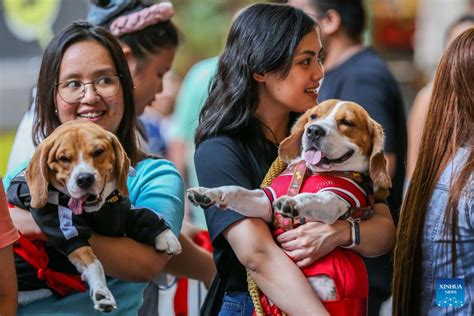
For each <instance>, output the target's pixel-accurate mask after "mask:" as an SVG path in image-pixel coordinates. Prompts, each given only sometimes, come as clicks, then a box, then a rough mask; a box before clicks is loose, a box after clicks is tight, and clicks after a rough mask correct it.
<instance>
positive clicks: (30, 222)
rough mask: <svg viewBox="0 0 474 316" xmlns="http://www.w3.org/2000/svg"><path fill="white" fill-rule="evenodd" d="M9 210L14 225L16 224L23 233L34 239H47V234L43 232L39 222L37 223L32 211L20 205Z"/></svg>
mask: <svg viewBox="0 0 474 316" xmlns="http://www.w3.org/2000/svg"><path fill="white" fill-rule="evenodd" d="M9 210H10V216H11V218H12V221H13V225H15V228H16V229H17V230H18V231H19V232H20V233H21V234H22V235H25V236H26V237H30V238H33V239H41V240H45V241H46V236H45V235H44V234H43V232H42V231H41V229H40V228H39V226H38V224H36V222H35V220H34V219H33V216H32V215H31V213H30V212H28V211H25V210H24V209H21V208H18V207H13V208H10V209H9Z"/></svg>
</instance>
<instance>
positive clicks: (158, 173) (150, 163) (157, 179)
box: [127, 158, 182, 190]
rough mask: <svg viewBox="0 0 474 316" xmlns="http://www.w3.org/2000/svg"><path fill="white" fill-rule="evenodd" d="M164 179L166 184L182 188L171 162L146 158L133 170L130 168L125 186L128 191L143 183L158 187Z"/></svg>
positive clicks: (176, 170)
mask: <svg viewBox="0 0 474 316" xmlns="http://www.w3.org/2000/svg"><path fill="white" fill-rule="evenodd" d="M165 178H166V181H167V182H173V184H174V185H178V186H182V178H181V175H180V174H179V172H178V169H177V168H176V167H175V165H174V164H173V163H172V162H171V161H169V160H166V159H160V158H146V159H143V160H142V161H140V162H138V163H137V164H136V165H135V167H134V168H130V171H129V174H128V182H127V184H128V186H129V189H132V190H133V189H134V188H136V187H137V186H138V187H141V186H143V185H144V184H145V183H147V184H150V183H155V184H156V185H160V183H161V181H162V180H163V179H165Z"/></svg>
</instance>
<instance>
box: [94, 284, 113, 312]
mask: <svg viewBox="0 0 474 316" xmlns="http://www.w3.org/2000/svg"><path fill="white" fill-rule="evenodd" d="M91 298H92V301H93V302H94V309H96V310H98V311H99V312H104V313H109V312H111V311H112V310H114V309H116V308H117V303H116V302H115V298H114V296H113V295H112V292H110V290H109V289H108V288H107V287H104V286H99V287H97V288H95V289H92V290H91Z"/></svg>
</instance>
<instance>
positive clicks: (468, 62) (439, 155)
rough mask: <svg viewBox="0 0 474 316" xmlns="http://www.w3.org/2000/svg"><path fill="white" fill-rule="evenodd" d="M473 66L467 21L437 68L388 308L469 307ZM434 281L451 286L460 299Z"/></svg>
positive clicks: (473, 310) (473, 274)
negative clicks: (463, 30) (390, 303)
mask: <svg viewBox="0 0 474 316" xmlns="http://www.w3.org/2000/svg"><path fill="white" fill-rule="evenodd" d="M473 70H474V28H471V29H469V30H467V31H465V32H464V33H462V34H461V35H460V36H459V37H458V38H456V39H455V40H454V41H453V42H452V43H451V45H450V46H449V48H448V49H447V51H446V52H445V54H444V55H443V57H442V59H441V61H440V64H439V66H438V70H437V73H436V77H435V81H434V87H433V96H432V99H431V103H430V107H429V110H428V115H427V119H426V123H425V127H424V131H423V136H422V140H421V146H420V153H419V156H418V159H417V162H416V166H415V171H414V173H413V177H412V180H411V183H410V186H409V188H408V191H407V194H406V196H405V200H404V203H403V207H402V212H401V215H400V222H399V225H398V240H397V244H396V248H395V262H394V280H393V315H417V314H419V315H426V314H430V315H431V314H436V315H439V314H448V313H456V314H457V315H473V314H474V297H471V295H473V294H474V256H472V251H474V228H473V227H474V177H473V169H474V134H473V128H474V126H473V125H474V124H473V123H474V71H473ZM439 284H451V285H454V286H451V288H455V289H456V288H457V289H458V292H457V293H458V294H461V298H460V299H456V297H454V296H453V297H449V295H450V293H446V292H443V291H442V286H441V287H440V286H439ZM460 287H462V288H463V289H464V288H465V289H464V297H462V292H461V291H459V288H460ZM437 291H441V292H439V293H438V295H437V293H436V292H437ZM451 294H452V293H451ZM441 298H443V299H441Z"/></svg>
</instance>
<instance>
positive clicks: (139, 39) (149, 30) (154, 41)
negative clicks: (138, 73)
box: [93, 0, 179, 62]
mask: <svg viewBox="0 0 474 316" xmlns="http://www.w3.org/2000/svg"><path fill="white" fill-rule="evenodd" d="M93 4H94V5H95V6H97V7H112V9H111V10H110V12H111V13H110V14H109V15H107V16H106V17H105V19H102V20H100V19H99V20H97V22H98V23H97V25H99V26H102V27H105V28H107V29H110V25H111V24H112V23H113V22H114V20H115V19H116V18H118V17H120V16H124V15H128V14H131V13H134V12H138V11H141V10H143V9H145V8H148V7H149V5H146V4H143V3H141V2H140V1H130V2H129V3H128V4H124V5H121V4H113V3H111V1H107V0H102V1H98V0H95V1H93ZM114 6H116V9H114V8H113V7H114ZM118 39H119V40H120V41H121V42H123V43H124V44H126V45H128V46H129V47H130V50H131V51H132V54H133V56H134V57H135V58H136V59H137V60H138V61H139V62H143V61H145V60H146V59H147V57H148V56H150V55H153V54H156V53H158V52H159V50H161V49H166V48H175V47H177V46H178V44H179V36H178V30H177V28H176V26H175V25H174V24H173V22H171V20H168V21H160V22H158V23H156V24H153V25H150V26H148V27H146V28H144V29H141V30H137V31H134V32H131V33H126V34H123V35H121V36H118Z"/></svg>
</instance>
